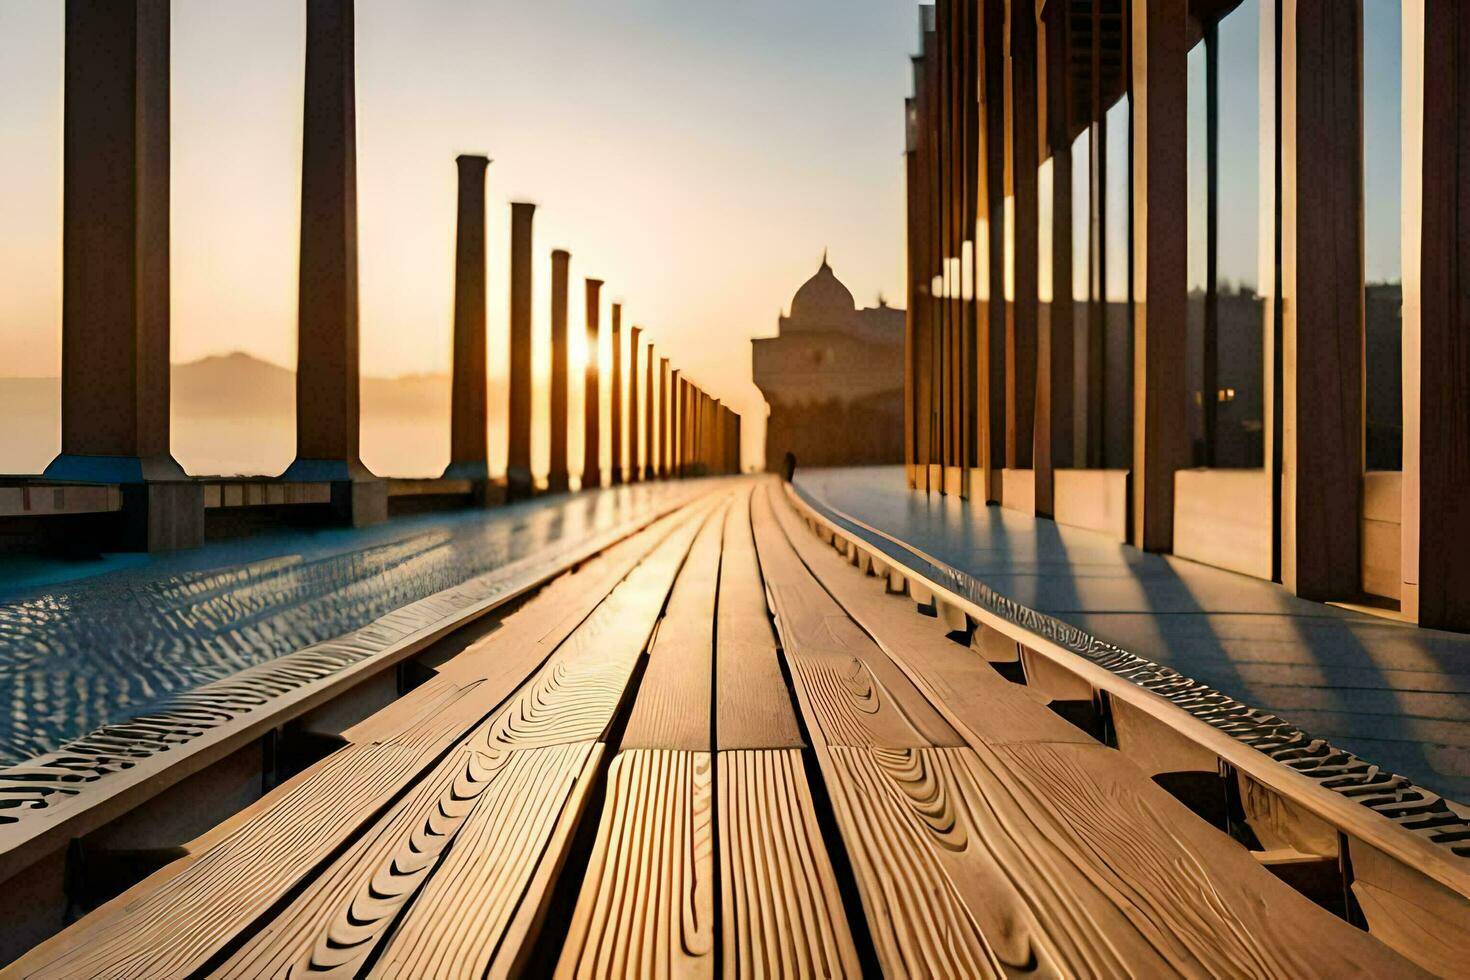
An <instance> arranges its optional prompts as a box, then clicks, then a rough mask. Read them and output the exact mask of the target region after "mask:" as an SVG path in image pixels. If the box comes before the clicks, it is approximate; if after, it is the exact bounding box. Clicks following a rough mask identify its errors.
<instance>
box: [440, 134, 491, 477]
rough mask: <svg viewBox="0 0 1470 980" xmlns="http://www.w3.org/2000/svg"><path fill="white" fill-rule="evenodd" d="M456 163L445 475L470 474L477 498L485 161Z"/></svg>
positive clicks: (482, 399) (485, 448)
mask: <svg viewBox="0 0 1470 980" xmlns="http://www.w3.org/2000/svg"><path fill="white" fill-rule="evenodd" d="M454 162H455V164H456V165H457V166H458V167H459V215H458V223H457V228H456V232H455V241H454V365H453V371H454V376H453V382H452V384H451V388H450V401H451V404H450V414H449V466H448V467H447V468H446V469H445V470H444V476H445V477H446V478H448V479H458V480H465V479H468V480H473V481H475V482H476V483H477V484H478V485H479V488H480V489H479V492H478V493H477V495H476V496H477V498H478V499H480V500H482V501H483V500H484V499H485V494H484V490H483V487H484V486H485V484H487V483H488V482H489V479H490V466H489V462H488V460H489V455H490V453H489V444H488V436H487V434H486V433H487V429H488V422H487V415H486V411H487V409H486V395H485V389H486V384H487V377H488V375H487V372H488V368H487V365H486V347H485V169H486V168H487V167H488V166H489V165H490V161H489V160H488V159H487V158H485V157H483V156H474V155H469V154H465V155H462V156H459V157H456V158H455V161H454Z"/></svg>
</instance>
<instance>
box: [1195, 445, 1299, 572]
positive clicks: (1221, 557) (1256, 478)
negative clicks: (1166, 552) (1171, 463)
mask: <svg viewBox="0 0 1470 980" xmlns="http://www.w3.org/2000/svg"><path fill="white" fill-rule="evenodd" d="M1274 533H1275V532H1274V530H1273V529H1272V522H1271V473H1270V471H1268V470H1264V469H1258V470H1225V469H1220V470H1206V469H1189V470H1179V471H1177V472H1176V473H1175V474H1174V554H1176V555H1178V556H1179V557H1181V558H1188V559H1190V560H1192V561H1198V562H1203V563H1204V564H1206V565H1214V566H1215V567H1216V568H1227V569H1229V570H1230V571H1232V572H1240V573H1242V574H1244V575H1254V576H1255V577H1256V578H1264V579H1269V578H1270V577H1271V539H1272V535H1273V534H1274Z"/></svg>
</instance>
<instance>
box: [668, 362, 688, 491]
mask: <svg viewBox="0 0 1470 980" xmlns="http://www.w3.org/2000/svg"><path fill="white" fill-rule="evenodd" d="M669 399H670V401H669V441H670V442H671V443H672V445H671V446H670V448H671V449H672V450H673V452H672V453H671V454H670V456H669V460H670V475H671V476H673V477H674V478H676V479H677V478H679V477H682V476H683V475H684V376H683V374H682V373H681V372H680V371H679V369H678V368H675V369H674V370H673V373H672V375H671V377H670V386H669Z"/></svg>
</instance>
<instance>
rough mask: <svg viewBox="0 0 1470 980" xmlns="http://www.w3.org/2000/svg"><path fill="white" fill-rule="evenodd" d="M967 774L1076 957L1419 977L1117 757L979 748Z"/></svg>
mask: <svg viewBox="0 0 1470 980" xmlns="http://www.w3.org/2000/svg"><path fill="white" fill-rule="evenodd" d="M966 764H967V765H968V766H969V767H970V771H971V774H972V775H973V776H974V779H975V783H976V785H977V786H978V787H979V788H980V790H981V799H983V801H984V803H985V804H986V805H988V806H989V807H991V808H993V812H994V813H995V814H996V816H997V818H1007V819H1005V825H1008V826H1009V829H1010V833H1009V834H1008V835H1007V838H1008V843H1010V844H1012V845H1014V846H1016V847H1017V848H1018V850H1019V849H1025V850H1026V851H1029V852H1030V853H1029V854H1022V855H1019V856H1018V858H1017V859H1015V860H1011V861H1010V862H1009V863H1010V864H1011V866H1012V867H1013V868H1017V869H1018V870H1019V869H1021V868H1029V869H1030V872H1031V873H1029V874H1020V873H1018V874H1017V876H1016V877H1017V880H1020V881H1028V882H1032V883H1034V884H1035V886H1036V891H1035V893H1034V897H1033V899H1032V901H1033V902H1034V904H1035V907H1036V909H1037V911H1038V914H1039V915H1044V916H1045V919H1050V920H1052V921H1057V922H1061V921H1068V920H1070V923H1069V924H1070V928H1069V929H1066V930H1059V929H1056V928H1053V929H1051V930H1049V931H1050V932H1051V934H1053V935H1054V936H1057V937H1058V938H1065V939H1067V940H1069V941H1071V942H1073V943H1075V944H1076V945H1075V948H1074V950H1073V951H1072V953H1071V954H1070V955H1082V956H1085V957H1086V958H1087V959H1086V962H1093V959H1094V957H1096V956H1097V955H1099V954H1100V953H1101V952H1102V951H1103V950H1104V946H1106V947H1108V951H1109V952H1110V954H1111V955H1114V956H1117V957H1118V958H1119V960H1120V961H1121V962H1122V963H1123V965H1124V967H1125V970H1124V972H1127V973H1129V974H1132V975H1147V974H1150V973H1154V972H1156V971H1155V970H1154V968H1152V967H1151V966H1150V964H1153V963H1158V964H1161V965H1162V968H1163V969H1167V970H1170V971H1174V972H1179V973H1188V974H1198V975H1210V976H1282V977H1292V976H1333V977H1348V976H1362V977H1375V976H1378V977H1383V976H1394V977H1403V976H1417V975H1420V974H1419V971H1418V970H1417V969H1416V968H1415V967H1414V966H1413V965H1412V964H1410V963H1409V962H1408V961H1407V960H1405V959H1404V958H1402V957H1401V956H1399V955H1398V954H1397V953H1395V952H1393V951H1392V950H1390V949H1388V948H1387V947H1386V946H1384V945H1383V944H1381V943H1379V942H1378V941H1376V940H1374V939H1372V938H1371V937H1370V936H1368V935H1367V934H1366V933H1364V932H1362V931H1360V930H1358V929H1355V928H1353V927H1352V926H1350V925H1349V924H1348V923H1346V922H1344V921H1343V920H1341V919H1339V918H1337V917H1336V916H1334V915H1332V914H1331V913H1330V912H1327V911H1326V910H1324V909H1322V908H1320V907H1318V906H1316V905H1315V904H1313V903H1311V902H1310V901H1308V900H1307V899H1305V898H1303V897H1302V896H1301V895H1299V894H1297V893H1296V892H1295V891H1293V890H1292V889H1291V888H1290V886H1288V885H1286V884H1285V883H1283V882H1281V881H1280V880H1278V879H1277V878H1276V877H1275V876H1273V875H1271V874H1270V873H1269V872H1267V871H1265V870H1264V869H1262V868H1261V867H1259V865H1257V864H1256V862H1255V861H1254V859H1252V858H1251V856H1250V854H1249V853H1248V852H1247V851H1245V849H1244V848H1241V847H1240V846H1239V845H1238V844H1236V843H1235V842H1234V841H1232V840H1230V839H1229V838H1228V837H1226V836H1225V835H1224V834H1222V833H1220V832H1219V831H1216V830H1215V829H1214V828H1212V827H1210V826H1209V825H1208V824H1206V823H1205V822H1203V821H1201V820H1198V819H1197V818H1195V817H1194V816H1193V815H1192V814H1191V813H1190V812H1189V811H1188V810H1186V809H1185V807H1184V806H1183V805H1182V804H1180V803H1178V802H1177V801H1175V800H1174V799H1173V798H1172V797H1170V796H1168V795H1167V794H1165V793H1163V792H1162V791H1161V790H1158V789H1157V787H1155V786H1154V784H1153V783H1152V782H1150V781H1149V780H1148V779H1147V778H1146V777H1144V776H1143V774H1142V773H1141V772H1140V771H1139V770H1138V769H1137V768H1136V767H1134V766H1132V765H1130V764H1128V763H1127V762H1126V761H1125V760H1123V759H1122V758H1120V757H1119V756H1118V754H1117V753H1116V752H1113V751H1111V750H1109V749H1108V748H1106V747H1105V746H1102V745H1075V744H1063V743H1027V744H1019V743H1018V744H1011V745H1004V746H996V747H994V748H980V749H978V750H977V751H975V752H972V753H969V754H968V755H967V758H966ZM1008 809H1010V810H1011V811H1012V814H1011V815H1007V814H1006V810H1008ZM1019 814H1024V815H1025V817H1026V820H1025V822H1021V821H1020V820H1018V819H1016V816H1015V815H1019ZM997 829H999V828H997ZM987 840H991V841H995V840H997V835H995V834H993V833H992V834H989V835H987ZM1047 888H1052V889H1055V892H1054V894H1053V895H1051V896H1049V897H1048V896H1045V895H1044V894H1043V893H1044V890H1045V889H1047ZM1048 905H1050V907H1048ZM1110 906H1111V908H1112V909H1113V910H1114V911H1113V913H1112V916H1116V917H1115V918H1114V917H1112V916H1110V915H1109V914H1108V909H1109V907H1110ZM1045 919H1044V921H1045ZM1089 941H1090V943H1091V946H1090V948H1089V947H1088V945H1087V944H1088V943H1089ZM1072 969H1081V962H1080V961H1074V966H1073V967H1071V968H1069V972H1070V970H1072ZM1104 972H1110V971H1104Z"/></svg>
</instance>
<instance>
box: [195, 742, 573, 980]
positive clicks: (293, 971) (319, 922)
mask: <svg viewBox="0 0 1470 980" xmlns="http://www.w3.org/2000/svg"><path fill="white" fill-rule="evenodd" d="M484 734H485V731H484V730H482V731H481V739H482V742H481V744H480V745H479V746H474V747H472V746H470V745H464V746H460V747H458V748H457V749H456V750H455V751H454V752H452V753H451V754H450V755H449V756H448V757H446V758H445V759H444V760H443V762H441V763H440V764H439V765H438V766H436V767H435V768H434V770H433V772H431V773H430V774H428V775H427V776H426V777H425V778H424V779H423V780H421V781H420V782H419V783H418V784H417V785H415V786H414V788H413V789H412V790H411V791H410V792H409V794H408V795H407V796H406V797H405V798H404V799H403V801H401V803H400V804H399V805H397V806H395V807H394V808H392V809H391V810H390V811H389V812H388V813H387V814H385V815H384V816H383V818H382V819H380V820H379V821H378V822H377V823H376V825H375V826H373V827H372V828H370V829H369V830H368V831H366V832H365V833H363V834H362V835H361V836H359V837H357V838H356V839H355V840H354V841H353V842H352V844H351V846H350V847H349V848H348V849H347V850H346V851H345V852H344V853H343V854H342V855H341V856H340V857H338V858H337V859H336V860H335V861H334V862H333V863H332V865H331V867H329V868H328V869H326V870H325V871H324V872H323V873H322V874H320V875H318V876H317V877H315V878H314V879H313V880H312V882H311V884H310V886H309V887H308V888H307V889H306V890H305V891H304V892H302V893H301V894H300V895H298V896H297V897H296V899H295V900H294V901H293V902H292V903H291V904H290V906H288V907H287V908H286V909H284V910H283V911H282V912H281V913H280V914H278V915H276V916H275V917H274V918H273V919H272V921H271V923H270V925H269V927H268V928H266V929H263V930H261V931H260V932H258V933H256V934H255V935H254V936H253V937H252V938H251V940H250V941H249V942H247V943H246V944H245V945H244V946H243V947H242V948H241V949H240V950H238V951H237V952H236V953H235V955H234V956H232V957H231V958H230V959H229V960H228V961H227V962H226V963H225V964H224V965H223V967H222V968H221V969H220V970H219V971H217V972H216V973H214V974H213V975H214V976H217V977H221V978H226V977H228V978H246V977H259V976H281V975H291V976H320V977H339V976H340V977H350V976H355V975H357V973H358V971H359V970H360V969H361V968H362V967H363V966H364V964H365V963H366V961H367V960H368V958H369V957H370V956H372V954H373V953H374V952H375V951H376V950H377V948H378V945H379V944H380V943H382V941H383V940H384V938H385V937H386V936H387V935H388V932H389V930H390V929H392V928H393V927H394V923H395V921H396V918H397V917H398V916H399V915H401V914H402V913H403V910H404V908H405V907H406V906H407V905H408V904H409V903H410V902H413V901H414V900H415V899H414V896H415V893H416V892H417V891H418V889H420V888H422V887H425V884H426V882H430V881H432V882H434V883H435V884H438V885H439V886H440V887H439V888H438V889H436V892H435V894H442V891H443V889H444V886H445V882H446V881H448V886H449V887H450V888H452V887H454V885H456V884H459V885H463V886H473V885H474V884H475V883H476V882H475V881H474V879H473V877H469V876H467V878H466V880H463V881H460V882H454V881H452V880H448V879H445V878H444V877H442V876H441V875H439V874H437V873H436V872H437V871H438V869H439V867H440V862H441V861H442V860H443V859H444V858H445V856H446V854H449V853H453V854H454V856H455V858H456V859H457V860H456V862H455V864H456V868H455V870H463V868H462V864H463V856H462V855H461V854H460V853H459V852H458V851H457V850H456V851H453V852H452V851H451V848H452V847H453V846H454V845H455V844H456V841H457V839H458V838H459V835H460V833H461V831H462V830H464V829H465V827H466V825H467V823H468V822H469V821H470V820H471V819H473V818H474V815H475V814H476V813H478V812H480V811H481V809H482V808H483V809H486V810H489V811H491V812H492V813H494V814H495V815H496V818H497V820H498V821H499V823H500V825H501V827H500V829H502V830H504V831H508V832H510V833H511V834H512V838H511V839H510V840H509V841H506V840H505V839H504V838H501V839H500V844H501V847H500V850H499V851H498V852H496V853H491V854H488V855H487V854H485V853H484V852H483V851H480V852H479V854H480V856H481V858H482V860H483V861H484V862H485V863H484V864H482V865H481V868H482V869H489V868H490V867H492V866H494V865H507V866H508V867H504V868H501V869H499V870H501V871H502V872H503V875H504V877H505V878H508V879H509V881H505V880H503V879H502V880H500V881H497V882H495V883H496V884H500V885H501V886H502V887H503V888H504V889H505V890H508V891H510V892H511V895H510V896H509V899H510V902H511V907H510V909H509V910H505V909H503V907H500V906H497V904H496V903H495V902H494V901H493V899H497V898H499V899H502V901H504V900H505V896H503V895H495V894H493V893H492V894H491V895H490V896H489V898H490V899H491V900H490V901H486V902H484V903H483V904H481V903H476V904H474V905H471V906H467V907H466V908H465V909H462V910H460V911H459V912H458V913H457V914H456V915H455V916H454V918H453V920H452V921H453V922H454V928H453V929H450V930H445V931H446V932H448V933H450V935H440V934H439V933H438V929H439V928H440V927H442V926H443V925H444V923H445V921H447V920H444V919H441V920H439V922H438V923H437V924H436V926H435V928H434V929H433V930H432V931H431V932H430V933H429V935H422V933H421V931H419V933H418V934H419V938H420V939H421V940H423V945H422V947H421V948H420V949H419V950H418V952H419V953H421V954H427V955H428V958H430V959H433V958H434V957H433V954H434V953H435V952H438V951H440V950H439V949H438V947H440V946H442V945H443V944H445V943H446V942H447V943H449V944H450V945H451V946H454V945H459V946H461V947H462V946H463V945H469V946H470V950H469V953H470V955H474V954H475V953H477V952H480V947H479V946H478V945H477V944H475V939H476V938H477V937H479V936H480V935H482V930H484V929H485V927H486V925H487V923H486V920H489V922H488V925H489V926H490V927H492V928H493V927H495V926H498V927H499V928H500V929H503V928H504V925H505V920H506V919H508V918H509V915H510V913H511V912H513V911H514V904H513V903H514V900H515V899H518V898H519V897H520V894H521V893H522V891H523V890H524V887H525V881H526V879H527V878H529V876H530V873H531V870H532V868H533V867H534V857H538V856H539V855H540V853H541V849H540V848H539V847H537V846H536V845H537V844H541V845H543V846H544V843H545V840H546V838H548V837H549V836H550V834H551V831H552V829H553V828H554V827H555V823H556V818H557V815H558V814H559V812H560V809H561V807H562V805H563V804H564V803H565V800H566V798H567V795H568V793H569V790H570V788H571V787H570V781H571V780H572V779H575V777H576V776H577V774H578V773H580V772H581V771H582V770H583V768H584V766H585V763H586V761H587V759H588V757H589V755H590V754H591V753H592V751H593V746H592V744H591V743H586V742H584V743H579V744H576V745H570V746H554V747H550V748H545V749H533V750H529V751H523V752H513V751H507V750H504V749H495V750H490V751H485V746H484V744H483V737H484ZM507 811H508V812H507ZM483 819H484V818H483V816H482V817H481V818H480V820H479V821H477V826H479V825H480V824H482V823H483ZM473 837H474V832H472V840H471V843H470V844H469V847H470V848H471V849H472V852H473V847H474V843H476V842H475V841H474V840H473ZM431 875H432V876H433V877H432V879H431V877H430V876H431ZM487 877H491V878H492V879H493V878H495V877H496V876H493V875H487ZM469 909H473V910H474V912H475V913H477V914H478V915H477V916H476V917H472V916H471V915H469V914H468V910H469ZM413 911H415V912H419V913H420V915H419V916H417V917H416V918H415V921H416V922H422V909H420V908H419V907H418V903H417V902H415V908H414V910H413ZM473 926H479V927H480V928H479V929H476V928H473ZM496 931H497V932H498V930H496ZM495 938H498V936H497V935H495V934H493V933H492V934H491V936H490V939H491V940H492V941H493V939H495ZM454 951H459V950H452V952H454ZM456 965H457V966H459V967H460V969H458V970H454V969H452V967H454V966H456ZM481 965H482V966H483V964H481ZM439 966H440V967H441V968H443V969H441V970H439V971H437V972H434V973H433V974H432V975H434V976H448V975H450V974H451V973H453V974H458V975H463V974H464V973H465V972H466V970H465V968H464V964H463V963H459V964H456V963H455V962H454V959H453V958H452V957H451V958H450V959H449V961H448V962H442V961H441V962H440V963H439ZM424 975H427V974H424ZM476 975H478V972H476Z"/></svg>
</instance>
